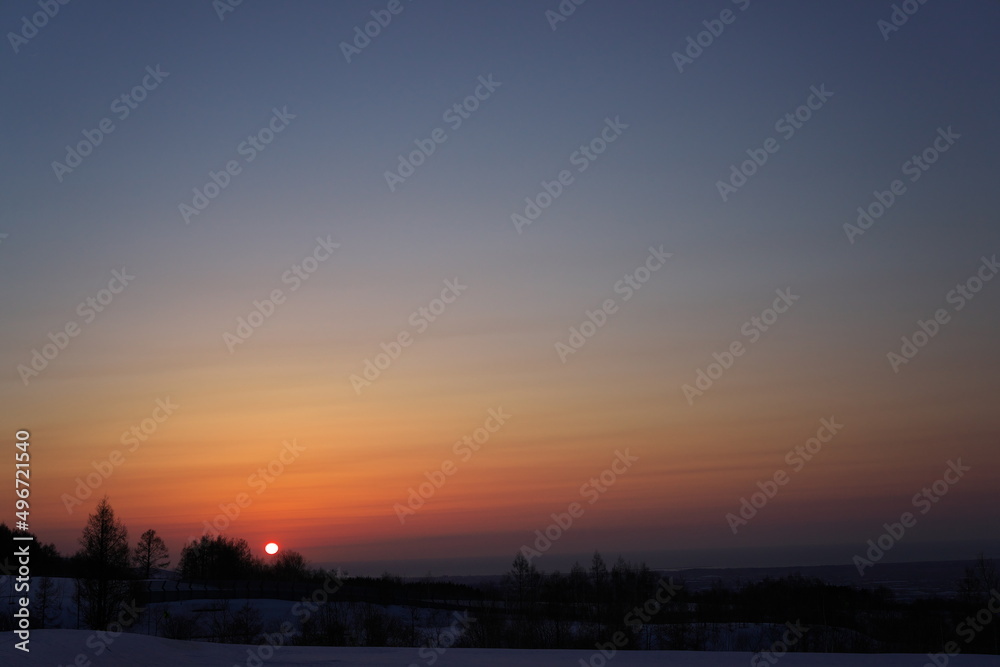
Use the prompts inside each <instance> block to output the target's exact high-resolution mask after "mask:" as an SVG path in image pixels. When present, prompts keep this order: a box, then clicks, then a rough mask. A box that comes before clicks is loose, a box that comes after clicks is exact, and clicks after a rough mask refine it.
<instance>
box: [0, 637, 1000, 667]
mask: <svg viewBox="0 0 1000 667" xmlns="http://www.w3.org/2000/svg"><path fill="white" fill-rule="evenodd" d="M3 635H4V636H3V644H2V646H0V665H4V666H5V667H6V666H8V665H38V666H39V667H42V666H44V667H61V666H62V665H67V666H68V665H71V664H73V662H74V660H76V657H77V655H83V656H85V657H84V660H89V661H90V664H91V665H93V667H102V666H104V665H109V666H110V665H114V666H117V665H127V666H130V667H131V666H136V667H218V666H224V667H230V666H231V665H247V664H248V657H249V654H250V652H256V651H257V649H258V647H256V646H239V645H226V644H206V643H198V642H183V641H175V640H171V639H161V638H158V637H148V636H143V635H130V634H124V635H121V636H120V637H118V638H117V639H115V641H114V642H113V643H112V644H111V645H110V650H108V651H105V652H104V653H103V654H102V655H101V656H95V655H94V650H93V649H90V648H88V647H87V641H88V638H89V637H91V635H93V633H92V632H89V631H84V630H37V631H34V632H32V635H31V637H32V638H31V653H30V654H25V653H23V652H21V651H18V650H16V649H15V648H14V636H13V634H12V633H3ZM92 643H93V642H92ZM417 651H418V649H413V648H328V647H282V648H279V649H277V651H276V652H275V654H274V656H273V657H271V658H270V659H269V660H265V661H263V663H260V662H257V661H256V660H253V661H251V662H250V663H249V664H250V665H258V666H259V665H260V664H263V665H266V666H267V667H285V666H289V667H291V666H293V665H321V664H327V665H337V666H338V667H354V666H357V667H390V666H391V667H408V666H410V667H412V666H413V665H418V666H423V665H428V664H430V663H429V662H428V661H427V660H425V659H423V658H421V657H420V656H419V655H418V653H417ZM590 657H591V654H590V653H589V652H587V651H514V650H503V649H449V650H447V651H446V652H445V653H444V654H443V655H442V656H441V657H440V659H438V660H437V661H436V662H435V663H434V664H435V665H437V666H438V667H511V666H514V667H552V666H555V665H566V666H567V667H577V666H578V665H580V660H581V659H582V660H583V661H584V662H586V661H588V660H590ZM750 657H751V654H749V653H696V652H690V651H676V652H675V651H654V652H642V651H633V652H628V653H619V654H618V655H616V656H615V657H614V658H613V659H612V660H610V661H608V665H610V666H611V667H654V666H655V667H661V666H663V665H670V666H675V667H737V666H738V667H746V666H747V665H750V664H751V663H750ZM926 662H927V656H921V655H857V654H836V655H824V654H816V653H799V654H794V653H792V654H788V655H786V656H784V657H783V658H781V660H780V661H779V662H778V663H777V664H779V665H781V667H922V665H923V664H924V663H926ZM78 664H81V665H85V664H86V663H85V662H80V663H78ZM595 664H601V661H600V660H598V661H596V663H595ZM765 664H766V663H765ZM949 667H1000V658H998V657H996V656H958V657H955V658H952V659H951V661H950V662H949Z"/></svg>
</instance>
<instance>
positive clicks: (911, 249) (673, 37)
mask: <svg viewBox="0 0 1000 667" xmlns="http://www.w3.org/2000/svg"><path fill="white" fill-rule="evenodd" d="M902 4H903V5H906V10H908V11H909V12H910V13H907V11H904V9H903V8H902V7H900V8H899V9H898V10H894V7H893V5H892V4H891V3H887V2H886V3H883V2H867V1H861V0H849V1H845V2H840V3H801V2H792V1H790V0H784V1H777V2H767V3H765V2H760V1H759V0H749V1H748V0H734V1H729V0H718V1H716V2H662V3H661V2H651V1H649V2H638V1H635V2H614V3H612V2H607V1H602V0H589V1H588V2H584V3H582V4H580V5H576V4H575V3H573V2H569V1H564V2H562V3H558V2H555V1H554V0H551V1H538V2H529V1H527V0H522V1H513V2H503V3H499V2H495V3H465V2H461V3H460V2H435V1H432V0H424V1H419V2H412V1H410V0H401V1H400V2H398V3H397V2H388V1H383V0H378V1H375V2H367V1H366V2H338V3H326V2H319V1H302V2H295V3H277V2H261V1H259V0H247V1H246V2H243V3H240V4H238V5H231V4H229V3H228V2H226V0H219V1H218V2H215V3H213V2H208V1H207V0H205V1H197V2H194V1H182V2H173V3H164V4H160V5H153V6H147V5H136V4H135V3H124V2H117V3H116V2H104V3H96V2H95V3H84V2H71V3H68V4H65V5H58V7H57V9H58V11H56V9H54V8H53V7H55V5H54V4H53V5H52V6H49V5H46V3H45V2H44V0H43V1H42V2H38V1H37V0H35V1H31V2H29V1H26V0H14V1H12V2H7V3H4V5H3V7H2V9H0V29H2V32H3V33H4V34H5V40H4V41H5V44H3V45H0V59H2V62H0V76H2V78H3V82H4V89H5V90H6V91H8V94H6V95H4V96H3V97H2V98H0V118H2V119H3V127H2V135H3V160H2V161H0V188H2V190H0V207H2V208H0V210H2V216H0V277H2V278H0V279H2V283H3V286H4V288H3V290H2V292H0V312H2V313H3V329H4V335H3V337H2V341H0V367H2V369H3V372H2V373H0V398H2V402H3V405H4V410H3V414H2V417H0V422H2V427H0V435H2V438H3V439H4V441H6V442H7V443H9V444H8V445H6V446H7V447H9V448H14V447H15V443H16V442H17V441H18V438H19V436H18V435H17V434H18V431H19V430H21V429H24V430H27V431H28V432H29V434H30V445H29V446H28V447H29V448H30V454H31V457H30V528H31V530H33V531H34V532H36V533H38V534H39V535H40V536H41V537H42V538H43V539H45V540H46V541H53V542H55V543H56V545H57V546H58V547H59V548H60V549H61V550H63V551H64V552H66V553H71V552H73V551H75V550H76V548H77V539H78V537H79V534H80V532H81V530H82V527H83V525H84V523H85V521H86V516H87V514H88V512H90V511H92V510H93V508H94V506H95V505H96V503H97V501H98V499H99V498H100V497H102V496H103V495H104V494H107V495H108V496H109V498H110V502H111V504H112V507H113V508H114V509H115V511H116V512H117V513H118V514H119V515H120V516H121V517H122V519H123V520H124V521H125V522H126V524H127V525H128V527H129V530H130V534H131V535H132V536H133V538H137V537H138V535H139V534H140V533H141V532H142V531H144V530H146V529H147V528H154V529H156V530H157V532H158V533H160V534H161V535H163V536H164V538H165V539H166V541H167V544H168V546H169V547H170V549H171V551H172V552H173V554H174V561H175V562H176V556H177V554H178V553H179V551H180V548H181V546H182V544H183V543H184V542H185V541H187V540H189V539H191V538H193V537H197V536H200V535H202V534H204V533H205V532H206V531H222V532H223V533H224V534H226V535H229V536H233V537H238V538H245V539H247V540H248V542H250V544H251V546H252V547H253V548H254V550H255V552H258V553H262V547H263V545H264V543H265V542H267V541H270V540H274V541H276V542H278V543H279V544H281V545H282V546H283V547H284V548H287V549H294V550H296V551H299V552H301V553H302V554H304V555H305V556H306V558H307V559H309V560H310V562H312V563H314V564H320V565H345V566H347V568H348V570H349V571H354V572H359V573H375V574H377V573H379V572H381V571H382V570H384V569H389V570H391V571H393V572H398V573H402V574H408V575H421V574H424V573H427V572H431V573H433V574H471V573H476V574H485V573H495V572H500V571H502V570H504V569H506V568H507V567H508V565H509V563H510V561H511V560H512V559H513V557H514V556H515V555H516V554H517V553H519V552H524V553H528V554H529V555H531V556H532V563H533V564H534V565H536V566H537V567H539V568H540V569H544V570H549V571H551V570H553V569H558V568H561V569H564V570H565V569H566V568H567V567H568V566H569V565H570V564H572V562H573V560H575V559H580V560H586V559H589V555H590V554H591V553H592V552H593V551H594V550H599V551H601V552H602V553H603V554H605V555H606V557H610V558H612V559H613V558H615V557H617V555H619V554H621V555H623V556H625V557H626V558H630V559H642V560H645V561H646V562H647V563H648V564H649V565H650V566H651V567H658V568H671V567H689V566H712V567H717V566H739V565H773V566H783V565H806V564H841V563H842V564H850V563H855V564H858V561H857V559H858V558H859V557H860V558H862V559H865V560H867V561H869V562H870V564H868V565H866V564H864V563H862V564H861V565H859V570H860V571H862V573H863V571H864V570H865V568H867V567H877V563H878V562H879V560H886V561H893V560H896V561H898V560H925V559H952V558H954V559H965V558H972V557H974V556H975V555H976V554H977V553H979V552H985V553H986V554H987V555H991V554H996V553H997V551H998V546H1000V530H998V529H1000V515H998V511H997V508H998V507H1000V504H998V503H997V500H998V496H997V485H996V481H997V478H996V470H997V465H998V463H1000V454H998V450H997V436H998V433H1000V414H998V413H997V411H996V405H997V399H998V395H1000V392H998V385H997V380H996V378H997V371H998V369H1000V357H998V355H997V354H996V339H997V334H998V331H1000V317H998V312H1000V309H998V305H1000V280H997V281H992V278H993V277H994V276H995V274H996V273H997V272H998V271H1000V267H998V266H997V264H996V257H997V254H998V253H1000V231H998V227H997V224H996V211H997V208H998V207H997V198H996V192H997V189H996V187H995V179H996V155H997V153H998V150H1000V134H998V133H997V131H996V117H997V111H998V106H1000V94H998V92H997V87H996V81H997V75H998V73H1000V58H998V57H997V56H998V55H1000V54H998V51H1000V49H998V48H997V45H996V39H995V34H996V26H997V21H998V20H1000V4H998V3H996V2H987V1H985V0H979V1H970V2H963V3H944V2H929V3H926V4H922V5H918V4H917V3H902ZM47 6H48V7H49V9H48V11H49V12H50V13H53V12H54V15H53V16H48V15H45V7H47ZM366 31H367V33H366ZM5 470H7V472H6V473H4V474H8V475H11V476H13V475H14V474H15V469H14V464H13V463H10V464H8V466H5ZM8 486H9V485H8ZM755 494H756V495H755ZM3 495H4V504H5V506H6V507H7V508H9V509H4V511H3V513H2V515H0V516H2V517H3V520H5V521H7V522H8V523H9V524H10V523H13V522H14V521H15V520H16V518H15V517H14V514H13V512H14V501H15V495H14V493H13V490H8V491H7V492H5V494H3ZM896 524H898V526H897V525H896ZM536 531H538V532H537V533H536ZM546 532H547V533H548V536H547V537H546ZM210 534H215V533H214V532H210ZM880 539H881V544H882V548H881V549H878V548H876V549H875V550H874V551H873V550H872V547H873V546H874V547H878V546H879V544H878V543H879V540H880ZM869 540H872V544H869ZM886 546H887V547H888V548H885V547H886Z"/></svg>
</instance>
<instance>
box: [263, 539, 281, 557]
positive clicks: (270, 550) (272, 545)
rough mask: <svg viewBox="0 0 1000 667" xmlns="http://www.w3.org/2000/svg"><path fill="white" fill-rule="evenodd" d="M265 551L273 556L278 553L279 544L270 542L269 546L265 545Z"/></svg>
mask: <svg viewBox="0 0 1000 667" xmlns="http://www.w3.org/2000/svg"><path fill="white" fill-rule="evenodd" d="M264 551H266V552H267V553H269V554H271V555H272V556H273V555H274V554H276V553H278V544H277V542H268V543H267V544H265V545H264Z"/></svg>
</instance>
